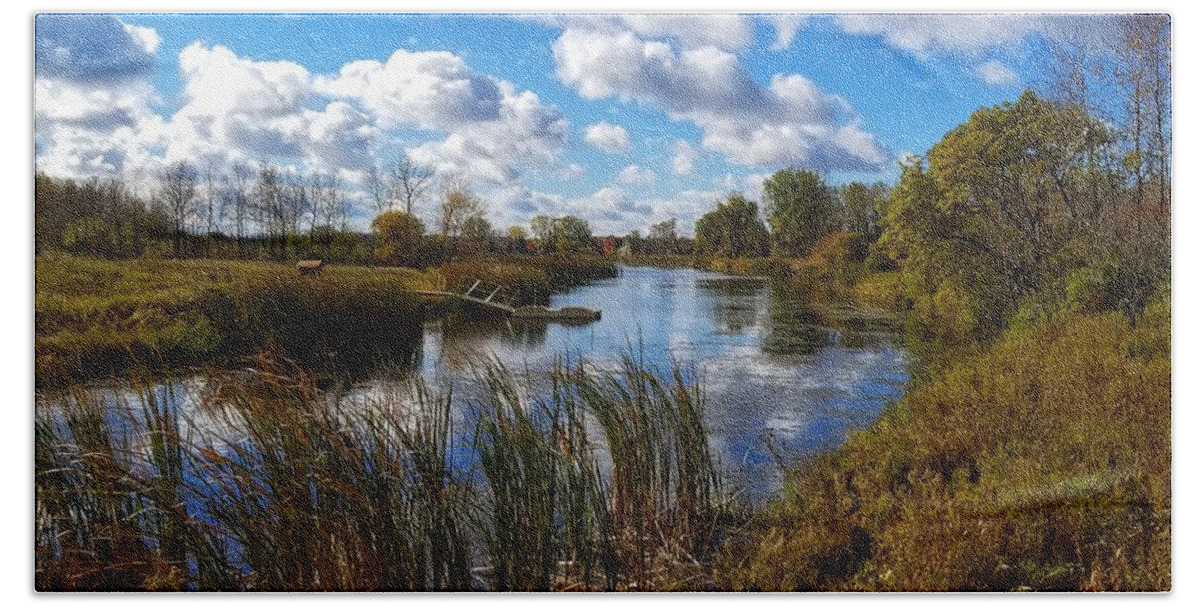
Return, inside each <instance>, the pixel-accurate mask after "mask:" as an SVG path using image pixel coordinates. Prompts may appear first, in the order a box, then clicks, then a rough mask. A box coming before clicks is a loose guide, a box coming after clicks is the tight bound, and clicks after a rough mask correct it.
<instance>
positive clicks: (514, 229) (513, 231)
mask: <svg viewBox="0 0 1200 608" xmlns="http://www.w3.org/2000/svg"><path fill="white" fill-rule="evenodd" d="M528 240H529V234H528V233H527V232H525V228H524V227H522V226H520V225H519V224H513V225H512V226H509V227H508V249H509V251H511V252H514V253H524V252H525V242H526V241H528Z"/></svg>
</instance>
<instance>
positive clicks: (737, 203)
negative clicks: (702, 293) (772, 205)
mask: <svg viewBox="0 0 1200 608" xmlns="http://www.w3.org/2000/svg"><path fill="white" fill-rule="evenodd" d="M770 243H771V237H770V235H769V234H768V233H767V227H766V225H765V224H763V221H762V218H760V217H759V215H758V205H757V204H756V203H755V202H754V201H748V200H746V199H745V197H743V196H742V195H740V194H731V195H730V196H729V198H728V199H726V201H725V202H723V203H718V204H717V208H716V209H715V210H713V211H710V212H708V213H706V214H704V215H703V216H702V217H701V218H700V219H699V220H697V221H696V248H697V249H698V250H699V252H700V253H704V254H708V255H721V256H727V257H761V256H765V255H767V254H768V253H769V252H770V247H771V245H770Z"/></svg>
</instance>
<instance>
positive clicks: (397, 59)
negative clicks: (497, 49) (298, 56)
mask: <svg viewBox="0 0 1200 608" xmlns="http://www.w3.org/2000/svg"><path fill="white" fill-rule="evenodd" d="M315 86H316V88H317V90H318V91H320V92H322V93H324V94H326V95H329V96H331V97H335V98H345V99H355V100H358V101H360V102H362V104H363V106H364V107H366V108H367V109H368V110H370V111H371V112H372V113H374V115H375V116H376V119H377V121H378V122H379V124H380V126H382V127H384V128H391V127H395V126H399V125H416V126H419V127H424V128H441V129H453V128H455V127H458V126H461V125H465V124H472V123H477V122H482V121H490V120H496V119H497V118H498V117H499V115H500V109H501V103H502V100H503V95H502V93H501V90H500V83H499V82H498V81H496V80H495V79H492V78H490V77H488V76H485V75H483V74H480V73H478V72H475V71H474V70H472V69H471V68H470V67H469V66H467V64H466V62H464V61H463V60H462V59H461V58H460V57H458V56H457V55H454V54H453V53H448V52H445V51H433V52H420V53H410V52H408V51H405V50H398V51H396V52H395V53H393V54H392V56H391V57H390V58H388V60H387V63H380V62H378V61H373V60H364V61H355V62H352V63H348V64H346V65H345V66H343V67H342V68H341V70H340V71H339V72H338V74H337V75H336V76H329V77H324V76H323V77H318V78H317V79H316V83H315Z"/></svg>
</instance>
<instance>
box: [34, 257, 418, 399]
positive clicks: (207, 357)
mask: <svg viewBox="0 0 1200 608" xmlns="http://www.w3.org/2000/svg"><path fill="white" fill-rule="evenodd" d="M34 273H35V278H36V281H37V293H36V294H35V299H34V360H35V375H36V378H37V382H38V383H39V384H59V383H62V382H64V381H66V380H68V379H71V378H74V379H80V378H87V377H95V376H113V375H117V376H121V375H124V374H125V373H126V371H127V370H128V369H129V368H130V367H131V366H133V365H135V364H141V365H146V366H160V365H167V366H171V365H199V364H201V363H205V362H210V361H213V362H216V361H220V360H221V359H225V358H229V357H236V356H243V355H247V354H251V353H253V352H255V351H256V350H257V349H260V348H265V347H268V346H274V347H276V348H280V349H283V350H285V351H287V352H291V353H292V354H293V356H297V357H302V356H303V357H307V358H309V362H311V363H315V364H325V365H334V364H337V365H343V364H348V362H347V361H342V362H340V363H339V362H337V361H335V360H333V359H331V357H330V355H329V352H327V351H326V349H327V348H328V349H331V350H334V349H336V350H339V351H340V353H341V356H343V357H352V356H354V355H355V353H360V352H364V351H365V352H371V351H373V350H374V349H375V348H377V347H379V346H381V345H384V340H390V341H393V342H394V343H393V344H392V347H394V348H395V349H397V352H398V353H402V352H403V351H404V350H405V349H408V348H411V346H412V338H413V337H414V335H419V329H420V319H421V316H422V307H421V306H420V305H419V303H417V302H416V301H414V300H413V299H412V298H411V297H410V294H409V293H408V291H409V290H411V289H415V288H424V289H428V288H431V287H433V285H434V281H433V279H432V278H431V277H430V276H429V275H427V274H422V273H418V272H415V271H411V270H391V269H374V268H352V267H337V266H335V267H332V268H328V269H326V271H325V272H324V274H323V275H321V276H320V277H300V276H297V273H296V269H295V267H294V266H290V265H279V264H271V263H259V262H227V261H216V260H211V261H172V260H136V261H123V262H110V261H104V260H97V259H89V258H79V257H70V256H55V257H49V256H40V257H39V258H38V260H37V265H36V267H35V271H34ZM346 294H354V296H355V297H353V298H351V297H347V296H346ZM364 354H365V353H364ZM398 356H399V355H398Z"/></svg>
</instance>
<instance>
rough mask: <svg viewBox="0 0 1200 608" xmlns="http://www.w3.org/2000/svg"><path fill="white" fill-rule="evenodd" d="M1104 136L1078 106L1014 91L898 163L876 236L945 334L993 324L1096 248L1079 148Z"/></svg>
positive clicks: (1099, 237)
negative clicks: (921, 156)
mask: <svg viewBox="0 0 1200 608" xmlns="http://www.w3.org/2000/svg"><path fill="white" fill-rule="evenodd" d="M1104 137H1107V135H1106V130H1105V129H1104V127H1103V125H1101V124H1098V123H1097V122H1096V121H1094V120H1093V119H1091V118H1090V117H1088V116H1087V115H1086V114H1085V113H1084V112H1083V111H1082V110H1080V109H1079V108H1078V107H1075V106H1070V105H1066V104H1056V103H1052V102H1049V101H1045V100H1042V99H1039V98H1038V97H1037V96H1035V95H1034V94H1033V93H1029V92H1027V93H1025V94H1023V95H1022V96H1021V97H1020V98H1019V99H1018V100H1017V101H1016V102H1013V103H1004V104H1002V105H1000V106H996V107H992V108H984V109H981V110H978V111H976V112H975V113H974V114H972V115H971V118H970V120H968V121H967V122H966V123H964V124H962V125H960V126H959V127H957V128H955V129H954V130H952V131H950V132H949V133H948V134H946V136H945V137H944V138H942V140H941V141H940V142H938V143H937V144H935V145H934V147H933V148H932V149H931V150H930V151H929V160H928V167H926V166H924V165H923V164H922V163H920V162H917V163H913V164H911V165H908V166H907V167H905V168H904V169H903V171H902V173H901V177H900V182H899V184H898V185H897V187H896V189H895V190H894V191H893V195H892V196H891V198H890V201H889V210H888V216H887V218H886V225H887V228H886V230H885V231H884V234H883V239H882V242H883V243H884V244H885V246H887V247H888V248H889V253H890V254H891V256H892V257H893V258H895V259H898V260H903V266H902V267H903V271H904V273H905V279H906V285H907V288H908V291H909V295H910V297H912V298H913V300H914V302H915V303H916V306H917V308H918V313H919V315H920V316H922V317H924V318H926V319H929V320H930V321H931V324H933V325H936V326H939V327H941V328H943V329H947V330H954V331H953V333H959V334H962V333H965V332H969V331H975V330H984V331H986V330H987V329H988V328H995V327H999V326H1000V325H1001V324H1002V323H1003V322H1004V320H1005V319H1007V318H1008V316H1009V315H1011V314H1012V313H1013V312H1015V311H1016V309H1017V307H1018V306H1019V304H1020V302H1021V301H1022V300H1023V299H1024V298H1026V297H1028V296H1030V295H1032V294H1034V293H1038V292H1040V291H1041V290H1043V289H1045V288H1046V287H1048V286H1049V285H1050V284H1051V283H1052V282H1053V281H1054V280H1055V279H1057V278H1061V277H1062V276H1063V275H1064V274H1065V273H1067V272H1069V271H1070V270H1071V269H1074V268H1078V267H1080V266H1081V265H1082V264H1084V263H1085V262H1086V261H1087V260H1088V259H1092V258H1094V257H1095V256H1096V255H1097V248H1098V247H1100V246H1102V245H1103V241H1104V240H1105V238H1104V237H1103V233H1102V232H1101V231H1100V222H1099V219H1100V218H1101V215H1100V214H1101V213H1102V212H1103V210H1102V209H1096V208H1093V206H1092V205H1090V204H1088V203H1087V201H1088V198H1087V183H1086V181H1087V180H1085V179H1084V176H1085V175H1086V163H1085V157H1086V154H1087V151H1088V150H1089V149H1093V148H1094V147H1096V146H1097V145H1098V143H1097V142H1095V141H1092V139H1093V138H1104Z"/></svg>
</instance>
